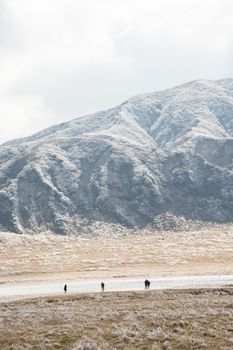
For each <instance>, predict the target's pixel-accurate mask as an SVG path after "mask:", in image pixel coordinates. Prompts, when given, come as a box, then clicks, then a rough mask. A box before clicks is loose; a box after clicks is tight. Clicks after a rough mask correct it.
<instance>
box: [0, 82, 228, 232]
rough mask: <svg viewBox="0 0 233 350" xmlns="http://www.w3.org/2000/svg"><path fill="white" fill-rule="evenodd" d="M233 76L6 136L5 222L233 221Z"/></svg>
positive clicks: (72, 228)
mask: <svg viewBox="0 0 233 350" xmlns="http://www.w3.org/2000/svg"><path fill="white" fill-rule="evenodd" d="M232 204H233V79H222V80H218V81H207V80H196V81H193V82H189V83H186V84H183V85H181V86H178V87H175V88H171V89H167V90H163V91H159V92H154V93H148V94H143V95H138V96H135V97H132V98H130V99H128V100H127V101H125V102H124V103H122V104H121V105H119V106H117V107H115V108H111V109H108V110H106V111H101V112H97V113H94V114H90V115H87V116H83V117H78V118H75V119H73V120H71V121H69V122H66V123H61V124H59V125H55V126H52V127H49V128H47V129H45V130H42V131H40V132H38V133H36V134H34V135H32V136H29V137H25V138H21V139H17V140H12V141H8V142H6V143H4V144H2V145H1V146H0V229H1V230H9V231H13V232H25V231H31V232H39V231H42V230H51V231H52V232H56V233H61V234H66V233H69V232H77V231H79V229H80V227H81V226H82V223H83V222H89V221H90V222H93V221H104V222H109V223H116V224H121V225H125V226H128V227H135V228H137V227H143V226H146V225H148V224H153V222H156V217H159V216H161V215H164V214H166V213H169V215H174V216H176V217H184V218H185V219H187V220H202V221H209V222H229V221H231V220H232Z"/></svg>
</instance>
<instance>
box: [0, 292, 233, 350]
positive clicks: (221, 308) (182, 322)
mask: <svg viewBox="0 0 233 350" xmlns="http://www.w3.org/2000/svg"><path fill="white" fill-rule="evenodd" d="M0 349H1V350H9V349H11V350H39V349H40V350H42V349H43V350H45V349H46V350H47V349H48V350H49V349H57V350H65V349H72V350H91V349H92V350H94V349H99V350H102V349H103V350H104V349H126V350H127V349H132V350H133V349H154V350H156V349H161V350H169V349H171V350H178V349H179V350H191V349H192V350H195V349H196V350H197V349H211V350H221V349H223V350H232V349H233V288H232V287H226V288H224V289H200V290H167V291H144V292H127V293H126V292H121V293H102V294H101V293H100V294H88V295H87V294H86V295H65V296H63V297H52V298H43V299H32V300H28V301H20V302H11V303H4V304H0Z"/></svg>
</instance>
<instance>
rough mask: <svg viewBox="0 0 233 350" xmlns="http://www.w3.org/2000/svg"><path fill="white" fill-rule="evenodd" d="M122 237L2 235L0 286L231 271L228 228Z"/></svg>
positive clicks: (232, 238) (232, 234)
mask: <svg viewBox="0 0 233 350" xmlns="http://www.w3.org/2000/svg"><path fill="white" fill-rule="evenodd" d="M123 233H124V234H126V236H124V235H123ZM123 233H122V235H121V236H120V237H119V235H118V236H117V235H116V236H115V237H114V232H112V233H111V232H110V233H109V237H104V236H102V237H99V238H90V239H84V238H78V237H75V236H69V237H64V236H63V237H61V236H56V235H52V234H50V235H49V234H40V235H35V236H31V235H15V234H7V233H2V234H0V256H1V266H0V283H1V282H6V281H14V280H18V281H20V280H32V279H38V280H40V279H52V278H63V277H64V276H65V278H92V277H95V278H101V279H102V278H106V277H111V276H136V275H137V276H145V275H146V276H150V275H151V276H172V275H193V274H199V275H203V274H231V273H233V254H232V246H233V226H228V225H223V226H217V225H216V226H214V227H211V228H206V229H202V230H199V231H193V232H160V233H159V232H154V233H153V232H152V231H149V232H148V231H146V230H141V231H135V232H134V233H132V232H128V233H127V232H126V231H125V232H123ZM135 267H136V268H135Z"/></svg>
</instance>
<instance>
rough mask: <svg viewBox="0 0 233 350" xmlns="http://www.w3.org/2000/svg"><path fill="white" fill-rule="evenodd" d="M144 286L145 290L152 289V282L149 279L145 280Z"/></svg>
mask: <svg viewBox="0 0 233 350" xmlns="http://www.w3.org/2000/svg"><path fill="white" fill-rule="evenodd" d="M144 284H145V289H150V281H149V280H148V279H145V281H144Z"/></svg>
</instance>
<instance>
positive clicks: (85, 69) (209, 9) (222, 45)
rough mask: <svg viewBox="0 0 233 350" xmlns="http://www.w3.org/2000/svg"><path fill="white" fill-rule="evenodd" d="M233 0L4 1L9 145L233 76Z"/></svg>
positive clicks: (2, 62) (5, 135)
mask: <svg viewBox="0 0 233 350" xmlns="http://www.w3.org/2000/svg"><path fill="white" fill-rule="evenodd" d="M232 23H233V2H232V0H205V1H203V0H202V1H201V0H144V1H142V0H41V1H32V0H21V1H18V0H5V1H4V0H0V78H1V87H0V101H1V103H0V116H1V117H0V118H1V119H0V120H1V131H0V142H2V141H5V140H7V139H9V138H14V137H18V136H24V135H26V134H29V133H31V132H34V131H36V130H38V129H40V128H44V127H46V126H48V125H51V124H54V123H59V122H62V121H64V120H69V119H72V118H74V117H75V116H76V115H80V114H85V113H89V112H95V111H97V110H99V109H103V108H107V107H111V106H113V105H115V104H118V103H120V102H122V101H123V100H124V99H126V98H128V97H129V96H131V95H134V94H137V93H141V92H145V91H153V90H157V89H160V88H165V87H169V86H173V85H176V84H179V83H182V82H185V81H188V80H192V79H198V78H207V79H217V78H223V77H228V76H232V75H233V66H232V58H233V55H232V53H233V45H232V43H233V28H232Z"/></svg>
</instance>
